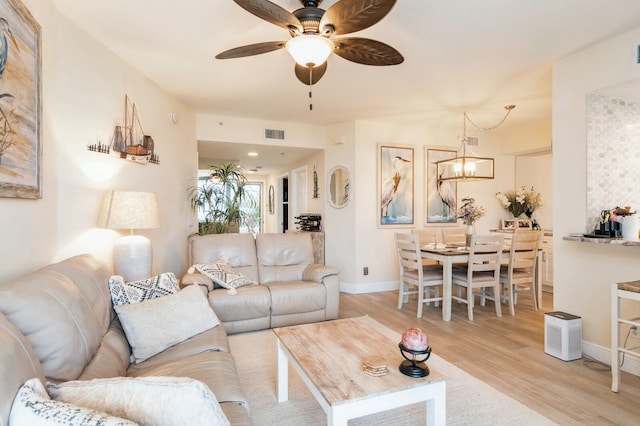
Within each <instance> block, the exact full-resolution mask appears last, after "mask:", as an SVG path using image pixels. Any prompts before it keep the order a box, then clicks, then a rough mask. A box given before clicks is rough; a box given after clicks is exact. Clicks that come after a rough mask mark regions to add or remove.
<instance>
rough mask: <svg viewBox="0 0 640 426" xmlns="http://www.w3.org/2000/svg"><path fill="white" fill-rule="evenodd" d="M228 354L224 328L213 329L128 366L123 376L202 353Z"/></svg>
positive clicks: (133, 374)
mask: <svg viewBox="0 0 640 426" xmlns="http://www.w3.org/2000/svg"><path fill="white" fill-rule="evenodd" d="M218 351H220V352H229V339H228V338H227V333H226V331H225V329H224V327H213V328H210V329H209V330H206V331H203V332H202V333H200V334H196V335H195V336H193V337H190V338H188V339H187V340H185V341H184V342H180V343H178V344H177V345H174V346H171V347H170V348H167V349H165V350H164V351H162V352H160V353H159V354H157V355H154V356H152V357H151V358H149V359H147V360H145V361H143V362H140V363H138V364H130V365H129V368H128V369H127V372H126V374H123V376H135V375H136V372H138V371H141V370H144V369H147V368H151V367H155V366H158V365H162V364H166V363H169V362H173V361H176V360H180V359H183V358H188V357H190V356H193V355H197V354H200V353H203V352H218Z"/></svg>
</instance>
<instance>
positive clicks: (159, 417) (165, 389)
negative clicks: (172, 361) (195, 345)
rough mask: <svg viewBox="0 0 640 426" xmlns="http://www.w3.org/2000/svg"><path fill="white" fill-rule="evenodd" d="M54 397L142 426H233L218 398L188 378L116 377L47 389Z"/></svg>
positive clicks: (70, 383) (204, 386)
mask: <svg viewBox="0 0 640 426" xmlns="http://www.w3.org/2000/svg"><path fill="white" fill-rule="evenodd" d="M47 389H48V390H49V393H50V394H51V397H52V398H53V399H55V400H58V401H66V402H72V401H73V402H74V403H76V404H79V405H82V406H83V407H89V408H92V409H94V410H100V411H105V412H107V413H110V414H113V415H117V416H121V417H125V418H127V419H131V420H133V421H135V422H137V423H140V424H142V425H154V426H178V425H185V426H187V425H189V426H190V425H198V424H203V425H204V424H206V425H212V426H223V425H229V421H228V420H227V418H226V417H225V415H224V413H223V412H222V409H221V408H220V404H218V400H217V399H216V396H215V395H214V394H213V393H212V392H211V390H210V389H209V388H208V387H207V386H206V385H204V384H203V383H202V382H200V381H198V380H194V379H190V378H187V377H139V378H131V377H116V378H111V379H94V380H76V381H71V382H66V383H62V384H60V385H53V384H50V385H48V386H47Z"/></svg>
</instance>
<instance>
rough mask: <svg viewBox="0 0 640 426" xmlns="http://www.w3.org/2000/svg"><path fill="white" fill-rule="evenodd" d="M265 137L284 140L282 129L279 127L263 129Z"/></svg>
mask: <svg viewBox="0 0 640 426" xmlns="http://www.w3.org/2000/svg"><path fill="white" fill-rule="evenodd" d="M264 138H265V139H280V140H284V130H279V129H264Z"/></svg>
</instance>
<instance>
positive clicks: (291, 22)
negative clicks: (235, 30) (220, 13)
mask: <svg viewBox="0 0 640 426" xmlns="http://www.w3.org/2000/svg"><path fill="white" fill-rule="evenodd" d="M233 1H235V2H236V3H237V4H238V5H239V6H240V7H242V8H243V9H244V10H246V11H247V12H249V13H252V14H254V15H256V16H257V17H258V18H261V19H264V20H265V21H267V22H271V23H272V24H275V25H277V26H279V27H282V28H284V29H285V30H292V29H297V32H298V33H302V31H303V29H302V24H301V23H300V20H299V19H298V18H296V17H295V15H293V14H292V13H291V12H289V11H288V10H286V9H283V8H282V7H280V6H278V5H277V4H275V3H272V2H270V1H269V0H233Z"/></svg>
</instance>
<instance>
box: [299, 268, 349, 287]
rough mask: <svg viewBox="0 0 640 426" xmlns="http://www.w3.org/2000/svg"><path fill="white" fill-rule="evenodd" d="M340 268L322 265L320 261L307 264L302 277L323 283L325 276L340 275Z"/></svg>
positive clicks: (305, 279)
mask: <svg viewBox="0 0 640 426" xmlns="http://www.w3.org/2000/svg"><path fill="white" fill-rule="evenodd" d="M339 273H340V270H339V269H338V268H334V267H333V266H326V265H321V264H319V263H312V264H310V265H307V267H306V268H304V271H302V279H303V280H304V281H315V282H318V283H321V282H322V281H323V280H324V278H325V277H328V276H331V275H338V274H339Z"/></svg>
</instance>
